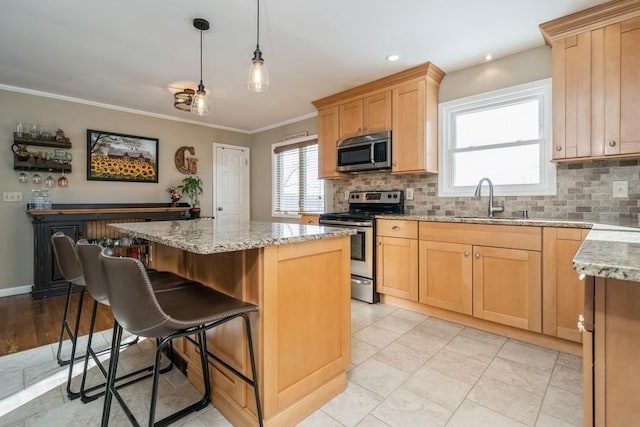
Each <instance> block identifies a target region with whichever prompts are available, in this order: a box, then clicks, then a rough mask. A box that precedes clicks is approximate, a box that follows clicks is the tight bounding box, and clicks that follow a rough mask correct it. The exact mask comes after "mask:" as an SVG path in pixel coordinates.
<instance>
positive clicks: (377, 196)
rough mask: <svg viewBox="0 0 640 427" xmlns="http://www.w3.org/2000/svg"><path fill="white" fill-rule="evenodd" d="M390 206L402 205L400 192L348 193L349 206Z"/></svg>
mask: <svg viewBox="0 0 640 427" xmlns="http://www.w3.org/2000/svg"><path fill="white" fill-rule="evenodd" d="M378 203H380V204H382V203H384V204H387V205H389V204H392V205H400V204H403V203H404V195H403V192H402V190H386V191H352V192H350V193H349V204H350V205H358V204H378Z"/></svg>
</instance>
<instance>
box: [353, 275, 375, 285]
mask: <svg viewBox="0 0 640 427" xmlns="http://www.w3.org/2000/svg"><path fill="white" fill-rule="evenodd" d="M351 283H355V284H356V285H370V284H371V280H361V279H354V278H353V276H352V277H351Z"/></svg>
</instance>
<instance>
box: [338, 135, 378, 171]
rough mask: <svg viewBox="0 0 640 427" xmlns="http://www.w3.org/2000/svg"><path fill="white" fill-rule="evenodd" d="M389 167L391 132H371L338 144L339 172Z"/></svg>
mask: <svg viewBox="0 0 640 427" xmlns="http://www.w3.org/2000/svg"><path fill="white" fill-rule="evenodd" d="M390 168H391V132H390V131H388V132H380V133H373V134H370V135H362V136H356V137H353V138H347V139H344V140H342V141H341V142H340V143H339V144H338V165H337V167H336V169H337V170H338V171H340V172H359V171H368V170H378V169H390Z"/></svg>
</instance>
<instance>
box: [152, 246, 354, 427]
mask: <svg viewBox="0 0 640 427" xmlns="http://www.w3.org/2000/svg"><path fill="white" fill-rule="evenodd" d="M350 243H351V239H350V237H348V236H346V237H339V238H333V239H322V240H314V241H308V242H302V243H292V244H286V245H280V246H269V247H264V248H258V249H250V250H244V251H236V252H226V253H219V254H209V255H197V254H193V253H188V252H184V251H181V250H178V249H174V248H169V247H166V246H164V245H160V244H154V245H153V250H154V258H153V261H154V266H155V267H156V268H160V269H163V270H170V271H174V272H178V273H181V274H184V275H186V276H187V277H189V278H192V279H194V280H198V281H200V282H202V283H204V284H206V285H207V286H211V287H213V288H215V289H217V290H219V291H221V292H224V293H226V294H229V295H233V296H235V297H236V298H240V299H243V300H245V301H249V302H252V303H254V304H256V305H258V306H259V312H258V313H252V314H251V315H250V320H251V327H252V333H253V341H254V350H255V352H256V360H257V364H258V380H259V383H260V395H261V400H262V408H263V413H264V420H265V425H272V426H279V425H295V424H297V423H299V422H300V421H301V420H302V419H304V418H305V417H307V416H308V415H310V414H311V413H313V412H314V411H315V410H317V409H318V408H319V407H321V406H322V405H323V404H325V403H326V402H328V401H329V400H330V399H331V398H332V397H334V396H336V395H337V394H339V393H341V392H342V391H344V389H345V387H346V374H345V372H346V370H347V368H348V367H349V364H350V361H351V342H350V330H351V312H350V286H349V283H350V253H351V252H350ZM245 336H246V335H245V331H244V324H243V323H242V322H241V321H240V320H239V319H236V320H234V321H231V322H229V323H227V324H225V325H223V326H221V327H216V328H214V329H213V330H212V331H209V332H208V333H207V345H208V350H209V351H211V352H213V353H214V354H216V355H217V356H218V357H220V358H222V359H223V360H224V361H225V362H227V363H229V364H230V365H232V366H233V367H235V368H236V369H238V370H240V371H241V372H243V373H244V374H245V375H246V376H248V377H251V365H250V361H249V360H250V359H249V353H248V349H247V346H246V341H245ZM176 347H177V352H178V353H179V354H180V356H181V357H182V358H183V359H185V360H186V362H187V376H188V378H189V380H190V381H191V382H192V383H193V384H194V385H195V386H196V387H197V388H199V389H202V387H203V384H202V381H201V380H200V379H199V378H200V368H199V366H198V365H199V363H200V362H199V354H198V352H197V350H196V347H195V346H194V345H193V344H192V343H190V342H188V341H186V340H182V341H180V342H178V343H177V345H176ZM209 363H210V368H211V372H210V381H211V383H212V387H213V389H212V390H213V395H212V401H213V402H214V404H215V406H216V408H218V409H219V410H220V411H221V412H222V413H223V414H224V415H225V417H226V418H227V419H228V420H229V421H230V422H231V423H232V424H233V425H242V426H245V425H257V423H256V408H255V403H254V397H253V396H254V395H253V388H252V387H250V386H248V385H246V384H245V383H244V382H242V381H241V380H239V379H238V378H237V377H236V376H234V375H232V374H231V373H230V372H228V371H227V370H226V369H225V368H224V367H223V366H220V365H219V364H218V363H217V362H213V361H212V360H211V359H210V362H209Z"/></svg>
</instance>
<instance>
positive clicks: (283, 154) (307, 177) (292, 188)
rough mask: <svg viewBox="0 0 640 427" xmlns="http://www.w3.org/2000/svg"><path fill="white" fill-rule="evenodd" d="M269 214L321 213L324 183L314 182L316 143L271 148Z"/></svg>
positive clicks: (278, 145) (284, 144) (297, 140)
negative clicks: (271, 186) (270, 210)
mask: <svg viewBox="0 0 640 427" xmlns="http://www.w3.org/2000/svg"><path fill="white" fill-rule="evenodd" d="M272 148H273V150H272V159H273V161H272V163H273V214H274V215H276V216H283V215H298V214H300V213H301V212H309V213H313V212H322V211H323V210H324V182H323V181H321V180H319V179H318V141H317V139H316V138H315V137H312V138H311V139H305V140H302V141H300V139H296V140H293V141H292V142H290V143H278V144H273V145H272Z"/></svg>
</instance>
